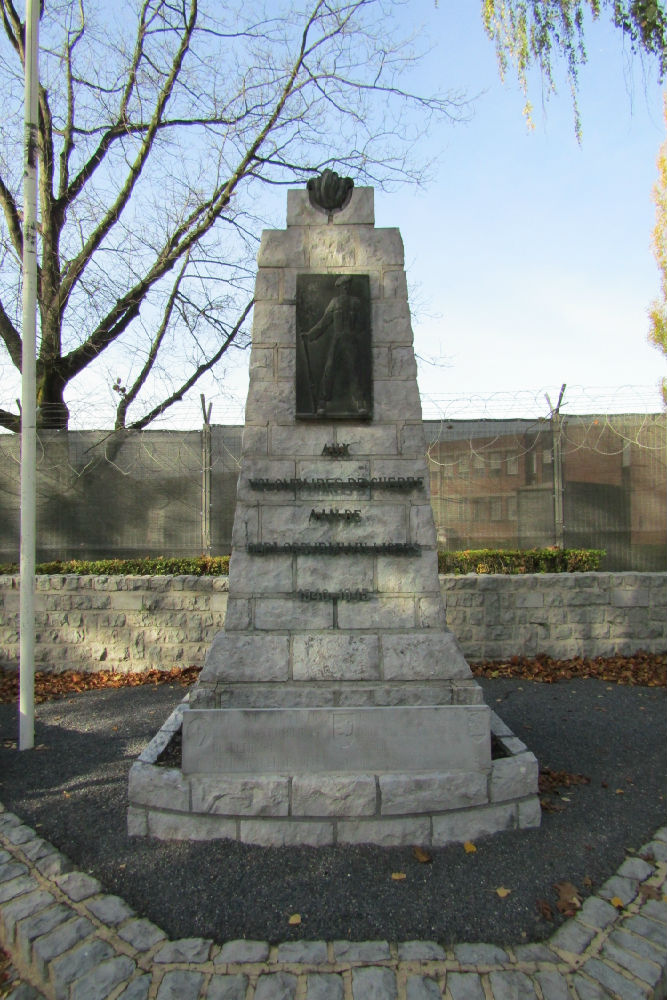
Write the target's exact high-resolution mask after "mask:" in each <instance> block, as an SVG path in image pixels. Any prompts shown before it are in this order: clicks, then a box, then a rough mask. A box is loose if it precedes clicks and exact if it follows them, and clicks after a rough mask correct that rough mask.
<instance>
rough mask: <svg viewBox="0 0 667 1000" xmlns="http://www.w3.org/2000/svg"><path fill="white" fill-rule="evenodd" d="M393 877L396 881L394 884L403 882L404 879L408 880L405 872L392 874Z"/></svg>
mask: <svg viewBox="0 0 667 1000" xmlns="http://www.w3.org/2000/svg"><path fill="white" fill-rule="evenodd" d="M391 877H392V879H393V880H394V882H402V881H403V879H405V878H407V875H406V874H405V872H392V873H391Z"/></svg>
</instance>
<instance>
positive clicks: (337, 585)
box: [296, 531, 379, 627]
mask: <svg viewBox="0 0 667 1000" xmlns="http://www.w3.org/2000/svg"><path fill="white" fill-rule="evenodd" d="M340 535H342V531H341V532H340V534H339V535H338V538H336V539H335V540H336V541H338V540H339V539H340V540H341V541H345V542H347V541H349V542H352V538H351V533H350V536H348V538H340ZM355 541H356V539H355ZM323 560H324V563H323ZM373 562H374V557H373V555H345V556H342V557H341V556H329V557H326V556H297V557H296V588H297V591H301V590H305V591H318V592H319V591H320V590H322V589H323V588H326V589H327V590H328V591H329V593H332V592H334V593H335V592H338V591H343V590H350V591H356V590H365V591H367V592H371V591H372V590H373V581H374V572H373ZM378 562H379V559H378ZM325 627H326V626H325Z"/></svg>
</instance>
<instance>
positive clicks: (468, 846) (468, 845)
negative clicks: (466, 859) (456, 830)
mask: <svg viewBox="0 0 667 1000" xmlns="http://www.w3.org/2000/svg"><path fill="white" fill-rule="evenodd" d="M463 850H464V851H465V852H466V854H475V853H476V852H477V848H476V847H475V845H474V844H473V842H472V840H466V842H465V844H464V845H463Z"/></svg>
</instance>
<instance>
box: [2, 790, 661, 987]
mask: <svg viewBox="0 0 667 1000" xmlns="http://www.w3.org/2000/svg"><path fill="white" fill-rule="evenodd" d="M666 892H667V827H662V828H661V829H659V830H658V831H657V832H656V833H655V836H654V838H653V839H652V840H651V841H650V842H649V843H647V844H645V845H644V847H643V848H642V849H641V850H640V851H639V852H638V856H637V857H633V858H629V859H627V860H626V861H625V862H624V863H623V865H621V867H620V869H619V871H618V872H617V874H616V875H615V876H613V877H612V878H610V879H609V880H608V881H607V882H606V883H605V884H604V885H603V886H601V888H600V889H599V891H598V892H597V894H596V895H595V896H591V897H590V898H589V899H587V900H586V901H585V902H584V905H583V906H582V908H581V910H580V911H579V913H578V914H577V916H576V917H574V918H572V919H571V920H569V921H568V922H567V923H565V924H563V925H562V926H561V927H560V928H559V929H558V930H557V931H556V932H555V933H554V934H553V935H552V937H551V938H550V939H549V940H548V941H546V942H543V943H539V944H525V945H518V946H516V947H505V946H504V947H499V946H496V945H490V944H483V943H479V944H460V945H454V946H453V947H449V948H443V947H441V946H440V945H438V944H437V943H436V942H430V941H403V942H398V943H396V942H387V941H290V942H284V943H282V944H278V945H270V944H269V943H268V942H266V941H246V940H240V941H227V942H225V943H224V944H222V945H220V944H216V943H214V942H213V941H211V940H205V939H202V938H183V939H181V940H177V941H169V940H168V939H167V936H166V934H165V933H164V932H163V931H162V930H161V929H160V928H159V927H157V926H156V925H155V924H153V923H151V922H150V921H149V920H145V919H143V918H141V917H139V916H137V915H136V914H135V913H133V911H132V910H131V909H130V907H129V906H128V905H127V904H126V903H125V902H124V901H123V900H122V899H120V898H119V897H117V896H111V895H108V894H106V893H104V892H103V891H102V886H101V885H100V883H99V882H98V881H97V880H96V879H94V878H91V876H89V875H86V874H84V873H83V872H78V871H75V870H74V869H73V867H72V865H71V863H70V862H69V861H68V859H67V858H66V857H65V856H64V855H63V854H61V853H60V852H59V851H57V850H56V849H55V848H54V847H53V846H52V845H51V844H49V843H48V842H47V841H45V840H44V839H43V838H41V837H40V836H38V834H37V833H36V832H35V831H34V830H32V829H31V828H30V827H28V826H26V825H25V824H24V823H22V821H21V819H20V818H19V817H18V816H16V815H14V814H13V813H11V812H8V811H6V810H5V808H4V806H3V805H2V804H1V803H0V945H1V946H2V947H3V948H4V949H5V950H6V951H7V952H8V953H9V954H10V956H11V958H12V961H13V962H14V964H15V965H16V967H17V969H18V971H19V973H20V975H21V977H22V978H23V980H24V982H23V984H22V985H20V986H17V988H16V989H15V990H14V991H13V993H11V994H10V1000H41V998H45V1000H374V998H377V1000H436V998H444V1000H609V998H614V1000H635V998H637V1000H665V998H667V902H665V898H664V897H665V893H666ZM654 897H657V898H654Z"/></svg>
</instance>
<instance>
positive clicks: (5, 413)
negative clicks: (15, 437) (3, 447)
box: [0, 410, 21, 434]
mask: <svg viewBox="0 0 667 1000" xmlns="http://www.w3.org/2000/svg"><path fill="white" fill-rule="evenodd" d="M0 427H4V428H5V430H8V431H13V432H14V433H15V434H18V432H19V431H20V430H21V416H20V414H18V413H10V411H9V410H0Z"/></svg>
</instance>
